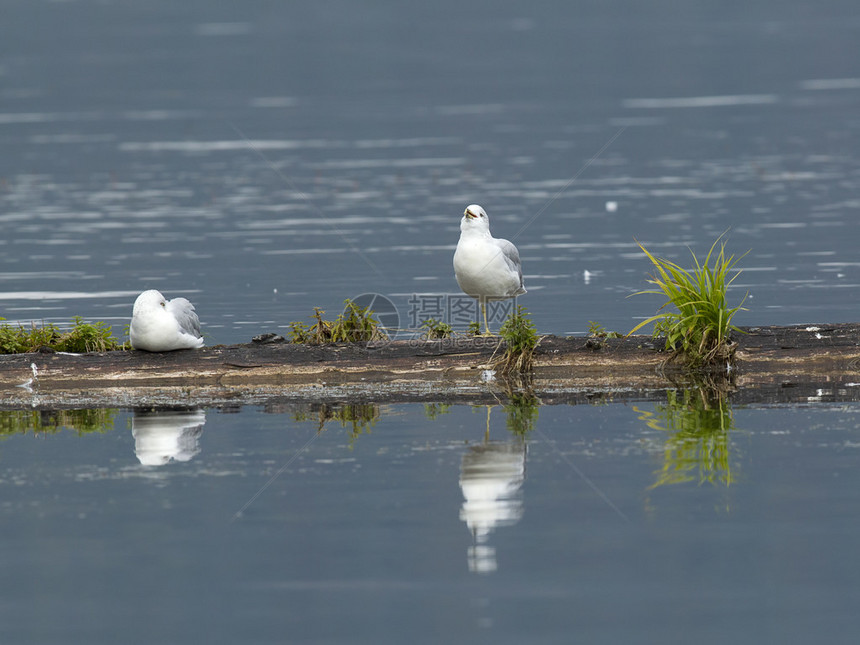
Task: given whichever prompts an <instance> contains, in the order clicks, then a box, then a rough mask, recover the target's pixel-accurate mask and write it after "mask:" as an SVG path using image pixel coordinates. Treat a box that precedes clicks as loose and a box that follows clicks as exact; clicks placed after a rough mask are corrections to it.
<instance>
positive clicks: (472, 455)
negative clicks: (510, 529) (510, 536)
mask: <svg viewBox="0 0 860 645" xmlns="http://www.w3.org/2000/svg"><path fill="white" fill-rule="evenodd" d="M490 409H491V407H490V406H487V430H486V432H485V434H484V441H483V443H481V444H479V445H477V446H472V447H471V448H469V450H468V452H466V454H464V455H463V461H462V463H461V465H460V489H461V490H462V491H463V497H464V500H465V501H464V502H463V506H462V507H461V509H460V519H461V520H463V521H464V522H465V523H466V526H467V527H469V531H470V532H471V533H472V539H473V544H472V545H471V546H470V547H469V549H468V551H467V554H468V560H469V571H472V572H474V573H492V572H493V571H495V570H496V569H497V568H498V565H497V563H496V549H495V547H493V546H491V545H490V544H488V541H489V537H490V534H491V533H492V532H493V531H494V530H495V529H496V528H497V527H500V526H512V525H513V524H516V523H517V522H519V521H520V519H521V518H522V516H523V500H522V495H521V490H520V489H521V487H522V485H523V481H525V477H526V443H525V441H523V440H517V441H490Z"/></svg>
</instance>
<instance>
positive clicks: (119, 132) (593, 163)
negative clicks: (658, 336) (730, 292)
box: [0, 0, 860, 344]
mask: <svg viewBox="0 0 860 645" xmlns="http://www.w3.org/2000/svg"><path fill="white" fill-rule="evenodd" d="M789 4H790V5H791V6H792V7H793V9H794V10H793V11H791V10H786V9H785V6H784V3H769V2H760V3H754V4H753V5H752V6H750V7H744V8H736V9H735V8H728V7H725V8H719V7H716V6H715V7H713V8H712V9H708V8H706V7H705V6H704V5H703V6H690V7H684V8H679V7H677V6H675V5H674V4H673V3H661V2H657V3H648V4H647V6H644V5H643V6H640V5H639V4H638V3H600V4H595V5H585V6H576V7H573V6H568V4H566V3H547V4H546V5H543V6H540V7H533V8H532V7H529V8H525V7H523V6H521V4H519V3H507V2H501V3H493V4H492V5H486V6H483V7H481V6H479V5H475V6H471V5H468V6H462V5H461V4H459V3H443V4H442V5H438V6H437V5H434V8H432V10H431V8H430V7H427V8H416V7H411V8H406V7H392V6H390V5H389V4H388V3H367V4H366V5H363V6H362V8H361V9H358V8H354V7H351V6H348V5H344V4H343V3H337V2H319V3H302V2H299V3H288V4H283V5H281V4H277V3H254V4H253V6H244V5H241V6H240V5H239V4H236V5H231V6H223V7H214V6H212V5H211V3H207V2H185V3H182V4H181V6H174V3H168V2H163V1H160V0H158V1H155V2H147V3H145V5H141V6H137V5H134V4H130V3H122V2H89V1H80V2H65V3H54V2H41V1H34V2H22V1H18V2H15V1H13V2H10V3H7V8H6V12H5V13H6V18H5V19H4V20H3V21H2V25H0V38H2V42H3V48H2V50H0V84H2V85H0V101H1V102H0V144H2V147H3V151H4V154H3V155H2V158H0V226H1V227H2V230H3V236H2V241H0V250H2V256H0V279H2V284H0V307H2V311H0V313H2V315H3V316H5V317H6V318H7V319H10V320H31V319H36V320H39V319H44V320H60V321H66V320H68V319H69V318H70V317H71V316H73V315H82V316H84V317H86V318H95V319H103V320H107V321H109V322H112V323H115V324H117V325H118V327H117V331H119V332H120V333H121V329H122V325H123V324H124V323H125V322H127V319H128V316H129V314H130V308H131V303H132V302H133V300H134V296H135V295H136V294H137V293H139V292H140V291H142V290H144V289H146V288H158V289H161V290H163V291H164V292H166V293H167V295H168V297H170V296H171V295H174V294H183V295H186V296H187V297H189V298H191V299H192V301H193V302H195V303H196V304H197V308H198V311H199V313H200V315H201V319H202V321H203V324H204V327H205V331H206V333H207V335H208V340H209V342H210V344H212V343H219V342H220V343H233V342H239V341H245V340H247V339H248V338H249V337H250V336H252V335H254V334H256V333H259V332H260V331H267V330H273V331H277V330H280V331H283V330H284V329H285V328H286V326H287V323H288V322H290V321H294V320H305V319H306V318H307V316H309V314H310V313H311V310H312V308H313V307H314V306H320V307H323V308H324V309H327V310H329V312H337V311H339V310H340V309H341V307H342V302H343V300H344V299H345V298H349V297H355V296H357V295H359V294H363V293H380V294H383V295H386V296H387V297H389V298H390V299H391V300H392V301H393V302H394V303H395V305H396V306H397V308H398V310H399V313H400V318H401V324H402V326H404V327H410V326H412V325H413V323H415V321H416V312H415V311H411V313H410V305H409V304H408V302H409V300H410V297H411V296H413V295H414V294H428V293H429V294H458V293H459V291H458V288H457V285H456V282H455V281H454V279H453V269H452V265H451V258H452V254H453V249H454V246H455V244H456V241H457V238H458V235H459V230H458V222H459V218H460V216H461V215H462V212H463V209H464V207H465V206H466V205H467V204H469V203H473V202H478V203H480V204H482V205H484V206H485V208H486V209H487V211H488V213H489V214H490V218H491V221H492V224H493V232H494V233H495V234H496V235H497V236H500V237H507V238H509V239H512V240H513V241H514V242H515V243H516V244H517V245H518V246H519V249H520V252H521V255H522V258H523V265H524V269H525V274H526V286H527V288H528V290H529V293H528V294H527V295H526V296H524V297H523V298H522V299H521V303H522V304H524V305H525V306H526V307H527V308H528V309H529V310H530V311H531V312H532V314H533V316H534V319H535V321H536V324H537V326H538V328H539V329H540V330H541V331H545V332H550V333H576V332H584V331H585V330H587V328H588V321H590V320H596V321H600V322H602V323H603V324H604V325H605V326H606V327H607V328H608V329H617V330H620V331H627V330H628V329H630V328H631V327H632V326H633V325H634V324H635V322H636V321H637V320H638V319H640V318H641V317H644V316H646V315H649V314H651V313H652V312H653V310H654V309H655V308H656V307H657V306H658V304H659V303H657V302H655V301H649V300H647V298H634V299H627V298H626V296H628V295H629V294H630V293H632V292H634V291H636V290H638V289H640V288H642V287H643V286H644V284H645V277H646V273H647V271H648V266H647V263H646V260H645V258H644V256H643V255H642V254H641V252H639V250H638V248H637V247H636V245H635V242H634V240H640V241H641V242H643V243H644V244H645V245H646V246H648V247H649V248H650V249H652V250H654V251H656V252H658V253H661V254H664V255H666V256H669V257H671V258H673V259H678V260H679V261H682V262H686V258H687V250H686V246H690V247H691V248H692V249H693V250H694V251H695V252H697V253H699V254H702V253H704V252H705V251H706V250H707V247H708V245H709V244H710V243H711V242H712V241H713V240H714V239H715V238H716V237H717V236H718V235H719V234H720V233H722V232H724V231H726V230H728V231H729V251H730V252H734V253H737V254H742V253H744V252H746V251H747V250H749V251H750V253H749V255H748V256H747V257H746V258H744V260H743V261H742V263H741V266H743V267H744V268H745V272H744V273H743V275H742V277H741V278H740V279H739V280H738V281H737V282H736V283H735V293H734V295H735V297H736V299H737V300H740V298H741V297H742V296H743V294H744V293H745V292H746V291H749V294H750V299H749V300H748V301H747V305H748V307H749V312H747V313H743V314H741V317H740V318H739V319H738V321H739V322H741V323H748V324H769V323H773V324H779V323H793V322H809V321H819V322H820V321H826V322H837V321H845V320H856V317H857V316H856V306H855V304H854V303H855V302H856V301H857V299H858V298H857V296H858V291H859V290H860V287H858V285H860V271H858V267H860V260H858V257H857V252H856V240H857V236H858V230H857V226H858V224H857V222H858V217H857V215H858V208H860V201H858V194H860V190H858V189H860V163H858V158H857V155H856V151H857V149H858V145H857V144H858V135H860V119H858V116H857V115H858V114H860V62H858V61H860V45H858V43H860V38H858V32H860V25H858V20H857V17H856V12H855V11H854V8H853V4H852V3H850V2H829V3H825V4H824V5H822V6H821V7H820V8H817V9H815V10H814V11H813V10H812V9H811V8H808V7H806V6H805V5H804V4H802V3H789ZM10 18H11V19H10ZM413 309H414V308H413ZM424 313H426V312H424ZM420 315H422V314H421V312H418V317H420ZM437 317H438V316H437Z"/></svg>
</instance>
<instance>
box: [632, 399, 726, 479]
mask: <svg viewBox="0 0 860 645" xmlns="http://www.w3.org/2000/svg"><path fill="white" fill-rule="evenodd" d="M633 409H634V410H636V411H637V412H639V414H640V417H639V418H640V419H641V420H643V421H645V423H646V424H647V425H648V427H649V428H653V429H654V430H660V431H661V432H664V433H666V434H665V438H664V443H663V447H662V454H663V463H662V466H661V468H660V469H659V470H657V471H655V475H656V477H657V479H656V481H655V482H654V483H653V484H652V485H651V487H650V488H651V489H654V488H657V487H659V486H664V485H669V484H682V483H686V482H696V483H697V484H699V485H700V484H703V483H706V482H707V483H710V484H714V485H725V486H728V485H729V484H732V483H733V482H734V481H735V479H736V475H735V473H733V472H732V467H731V450H730V448H731V444H730V441H729V439H730V436H729V433H730V431H731V430H733V429H734V419H733V416H732V408H731V405H730V404H729V402H728V401H727V400H726V395H725V393H723V392H721V391H718V390H711V389H708V388H702V389H696V390H672V391H669V392H667V393H666V404H665V405H663V404H658V405H655V406H654V412H648V411H646V410H641V409H639V408H636V407H634V408H633Z"/></svg>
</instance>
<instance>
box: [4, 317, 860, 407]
mask: <svg viewBox="0 0 860 645" xmlns="http://www.w3.org/2000/svg"><path fill="white" fill-rule="evenodd" d="M746 331H747V332H748V333H746V334H736V335H735V339H736V340H737V342H738V349H737V362H736V366H735V368H734V370H733V371H732V373H731V375H730V378H729V379H728V380H727V381H726V380H721V381H720V382H719V383H717V384H716V386H717V387H719V388H720V389H725V390H726V391H728V392H730V396H731V400H732V401H733V402H736V403H782V402H798V401H802V402H805V401H838V400H845V401H853V400H860V324H835V325H805V326H795V327H751V328H746ZM499 342H500V341H499V339H497V338H491V339H484V338H474V339H471V338H470V339H466V338H455V339H447V340H440V341H394V342H390V343H385V344H376V345H374V344H362V343H355V344H336V345H324V346H308V345H292V344H288V343H273V344H264V343H248V344H242V345H231V346H215V347H207V348H203V349H200V350H185V351H177V352H168V353H163V354H158V353H155V354H151V353H147V352H139V351H129V352H105V353H87V354H63V353H51V352H47V353H41V352H36V353H31V354H17V355H5V356H0V408H2V409H14V408H23V407H27V408H29V407H33V408H84V407H106V406H111V407H133V406H139V405H148V406H155V405H187V406H197V405H210V406H229V405H236V404H238V405H242V404H276V403H278V402H284V403H289V402H311V403H337V402H379V403H381V402H409V401H425V402H430V401H438V402H463V403H492V402H494V401H499V400H503V399H505V398H507V397H509V396H510V395H511V393H512V392H515V391H521V390H522V389H523V388H524V387H527V389H528V390H529V391H530V392H531V393H533V394H534V395H535V396H537V397H538V398H539V399H540V400H541V401H542V402H543V403H579V402H588V401H594V400H595V399H606V398H608V399H612V400H625V399H636V400H641V399H647V398H655V397H656V398H660V397H662V396H664V393H665V391H666V390H667V389H674V388H677V387H686V386H690V385H691V384H692V385H699V384H700V383H699V382H698V381H697V380H695V379H694V380H692V381H691V378H690V377H689V376H688V375H686V374H685V373H684V371H683V370H682V369H680V368H679V367H678V366H676V365H673V364H671V363H669V364H667V363H666V358H667V354H666V353H665V352H662V351H660V349H661V347H662V344H661V342H660V341H655V340H653V339H651V338H650V337H647V336H633V337H630V338H617V339H616V338H606V339H588V338H584V337H565V338H562V337H556V336H546V337H544V338H542V340H541V342H540V344H539V346H538V349H537V352H536V368H535V371H534V374H533V377H532V378H531V380H530V382H529V383H528V384H524V383H523V382H521V381H515V382H512V381H507V380H505V379H502V378H499V377H496V376H495V375H494V373H493V372H492V371H491V370H489V363H490V361H491V359H492V357H493V356H494V353H496V352H497V351H498V347H497V346H498V344H499ZM496 355H498V354H496ZM34 375H35V378H34ZM706 380H708V379H706ZM711 384H712V385H713V383H711Z"/></svg>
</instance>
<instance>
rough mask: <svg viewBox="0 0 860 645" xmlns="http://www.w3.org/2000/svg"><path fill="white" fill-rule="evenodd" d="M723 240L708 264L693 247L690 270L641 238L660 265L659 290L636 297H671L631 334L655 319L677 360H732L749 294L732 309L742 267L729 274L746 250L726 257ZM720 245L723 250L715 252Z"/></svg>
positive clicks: (657, 332)
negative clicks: (731, 290) (729, 297)
mask: <svg viewBox="0 0 860 645" xmlns="http://www.w3.org/2000/svg"><path fill="white" fill-rule="evenodd" d="M722 238H723V236H722V235H721V236H720V237H718V238H717V239H716V241H714V243H713V244H712V245H711V248H710V250H709V251H708V254H707V255H706V256H705V259H704V262H699V259H698V258H697V257H696V255H695V253H693V252H692V251H690V254H691V255H692V257H693V265H694V266H693V268H692V269H691V270H689V271H688V270H686V269H682V268H681V267H680V266H679V265H677V264H675V263H674V262H670V261H669V260H666V259H663V258H658V257H655V256H654V255H653V254H652V253H651V252H649V251H648V250H647V249H646V248H645V247H644V246H642V244H640V243H639V242H638V241H637V242H636V243H637V244H638V245H639V248H640V249H642V251H643V252H644V253H645V255H646V256H648V259H649V260H651V263H652V264H653V265H654V268H655V269H656V271H655V272H654V274H652V275H651V277H650V280H648V282H650V283H651V284H653V285H655V286H656V287H657V288H656V289H649V290H646V291H639V292H637V293H635V294H633V295H639V294H645V293H649V294H656V295H661V296H664V297H665V298H667V300H666V302H665V304H663V306H662V307H660V310H659V312H658V313H657V314H656V315H654V316H651V317H650V318H648V319H647V320H644V321H642V322H641V323H639V324H638V325H636V327H634V328H633V329H631V330H630V332H629V333H628V335H630V334H633V333H635V332H636V331H638V330H639V329H642V327H644V326H646V325H648V324H649V323H654V330H653V335H654V336H655V337H658V336H665V337H666V349H667V350H669V351H672V352H673V356H672V358H676V357H682V358H683V359H684V360H685V361H686V362H687V364H688V366H690V367H692V368H703V367H710V366H715V365H725V364H726V363H731V361H732V360H733V359H734V348H735V345H734V343H732V342H731V339H730V338H729V333H730V332H731V331H740V330H739V329H738V328H737V327H734V326H733V325H732V324H731V322H732V318H733V317H734V315H735V314H736V313H737V312H738V311H741V310H742V309H743V306H742V305H743V303H744V301H745V300H746V296H744V298H743V299H742V300H741V302H740V304H738V305H737V306H735V307H729V306H728V304H727V301H726V290H727V288H728V287H729V285H731V283H732V282H734V280H735V278H737V277H738V275H740V273H741V272H740V270H738V271H737V272H736V273H735V274H734V275H732V276H731V277H729V274H730V273H731V272H732V271H733V269H734V267H735V265H736V264H737V262H738V260H740V259H741V258H743V257H744V256H745V255H746V253H744V255H742V256H741V257H740V258H735V256H733V255H730V256H728V257H726V253H725V242H722ZM718 245H719V252H718V253H716V254H714V251H715V249H716V248H717V246H718ZM712 258H713V264H712V263H711V261H712ZM668 307H674V308H675V309H676V311H664V309H666V308H668Z"/></svg>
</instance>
